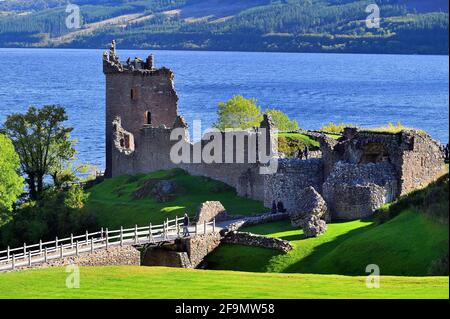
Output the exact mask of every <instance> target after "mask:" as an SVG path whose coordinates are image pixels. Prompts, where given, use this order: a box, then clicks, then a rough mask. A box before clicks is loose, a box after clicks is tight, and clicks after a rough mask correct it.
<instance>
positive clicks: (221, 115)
mask: <svg viewBox="0 0 450 319" xmlns="http://www.w3.org/2000/svg"><path fill="white" fill-rule="evenodd" d="M217 117H218V121H217V123H215V124H214V127H215V128H217V129H219V130H222V131H224V130H225V129H249V128H252V127H255V126H259V123H260V122H261V121H262V116H261V108H260V107H259V106H258V105H257V101H256V99H246V98H245V97H243V96H241V95H236V96H233V97H232V98H231V99H230V100H229V101H227V102H225V103H224V102H221V103H219V105H218V110H217Z"/></svg>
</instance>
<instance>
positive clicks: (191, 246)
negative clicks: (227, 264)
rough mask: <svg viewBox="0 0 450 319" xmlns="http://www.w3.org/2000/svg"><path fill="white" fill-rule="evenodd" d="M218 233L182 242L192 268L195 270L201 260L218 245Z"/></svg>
mask: <svg viewBox="0 0 450 319" xmlns="http://www.w3.org/2000/svg"><path fill="white" fill-rule="evenodd" d="M220 240H221V236H220V234H219V233H210V234H206V235H197V236H194V237H190V238H188V239H186V240H184V242H183V245H185V250H186V252H187V254H188V256H189V260H190V261H191V266H192V268H197V267H198V266H199V265H200V263H201V262H202V261H203V259H204V258H205V257H206V256H207V255H208V254H210V253H211V252H212V251H213V250H214V249H216V248H217V247H218V246H219V245H220Z"/></svg>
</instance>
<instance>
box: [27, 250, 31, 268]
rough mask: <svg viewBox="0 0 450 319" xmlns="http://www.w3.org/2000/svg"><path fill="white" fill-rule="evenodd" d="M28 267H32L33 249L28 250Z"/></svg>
mask: <svg viewBox="0 0 450 319" xmlns="http://www.w3.org/2000/svg"><path fill="white" fill-rule="evenodd" d="M28 267H31V250H30V251H29V252H28Z"/></svg>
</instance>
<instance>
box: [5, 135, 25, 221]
mask: <svg viewBox="0 0 450 319" xmlns="http://www.w3.org/2000/svg"><path fill="white" fill-rule="evenodd" d="M19 167H20V161H19V155H17V153H16V151H15V149H14V146H13V144H12V142H11V140H10V139H9V138H7V137H6V136H5V135H3V134H0V225H1V224H2V223H4V222H5V220H6V219H7V215H8V214H9V213H10V212H11V211H12V205H13V204H14V203H15V202H16V200H17V197H18V196H19V195H20V194H22V192H23V182H24V180H23V178H22V177H21V176H20V175H19V174H18V170H19Z"/></svg>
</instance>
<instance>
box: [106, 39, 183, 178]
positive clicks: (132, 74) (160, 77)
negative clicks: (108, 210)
mask: <svg viewBox="0 0 450 319" xmlns="http://www.w3.org/2000/svg"><path fill="white" fill-rule="evenodd" d="M103 73H104V74H105V76H106V171H105V175H106V176H107V177H112V176H115V175H116V174H115V173H114V172H115V171H117V168H116V166H117V165H120V161H119V160H117V161H116V160H114V158H115V157H117V156H120V154H126V155H128V156H132V155H133V153H134V152H135V150H136V149H138V148H139V147H140V146H141V141H142V136H143V130H144V129H145V128H149V127H154V128H158V127H167V128H171V127H172V126H173V125H174V123H175V121H176V120H177V116H178V107H177V102H178V97H177V94H176V92H175V89H174V85H173V77H174V75H173V73H172V71H171V70H169V69H167V68H164V67H163V68H160V69H156V68H155V66H154V57H153V55H150V56H149V57H148V58H147V59H146V60H145V61H143V60H141V59H139V58H135V59H134V60H132V59H130V58H128V60H127V61H126V62H121V61H120V60H119V56H118V55H117V52H116V44H115V42H114V41H113V42H112V44H111V48H110V50H109V52H108V51H106V52H105V53H104V54H103Z"/></svg>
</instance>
